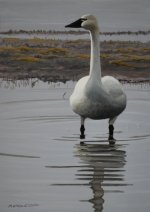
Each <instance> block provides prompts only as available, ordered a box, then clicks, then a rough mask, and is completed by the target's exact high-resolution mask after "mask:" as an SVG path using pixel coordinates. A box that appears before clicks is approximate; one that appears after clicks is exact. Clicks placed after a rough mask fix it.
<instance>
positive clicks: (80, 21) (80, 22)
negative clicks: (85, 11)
mask: <svg viewBox="0 0 150 212" xmlns="http://www.w3.org/2000/svg"><path fill="white" fill-rule="evenodd" d="M81 24H82V20H81V18H80V19H78V20H77V21H75V22H73V23H71V24H69V25H66V26H65V27H70V28H81Z"/></svg>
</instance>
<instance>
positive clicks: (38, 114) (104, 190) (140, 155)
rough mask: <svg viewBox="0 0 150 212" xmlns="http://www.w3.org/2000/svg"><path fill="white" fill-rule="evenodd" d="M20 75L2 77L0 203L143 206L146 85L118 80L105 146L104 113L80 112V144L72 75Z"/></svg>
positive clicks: (149, 167)
mask: <svg viewBox="0 0 150 212" xmlns="http://www.w3.org/2000/svg"><path fill="white" fill-rule="evenodd" d="M23 83H24V86H25V85H26V87H24V86H22V82H21V81H17V82H16V84H15V85H14V84H11V83H9V84H8V82H7V83H6V82H4V81H2V82H1V88H0V96H1V99H0V131H1V133H0V210H1V211H3V212H8V211H15V212H16V211H30V212H32V211H33V212H34V211H36V212H37V211H39V212H41V211H43V212H49V211H53V212H60V211H62V212H66V211H69V212H75V211H80V212H85V211H86V212H91V211H92V212H97V211H99V212H100V211H103V212H109V211H115V212H120V211H122V212H126V211H132V212H141V211H143V212H149V210H150V204H149V197H150V159H149V151H150V143H149V142H150V132H149V129H150V123H149V120H150V95H149V92H150V87H149V85H142V86H141V85H128V84H126V85H124V89H125V91H126V93H127V97H128V105H127V108H126V110H125V112H124V113H123V114H122V115H121V116H120V117H119V118H118V120H117V122H116V125H115V137H116V139H117V142H116V145H115V146H114V147H110V146H109V145H108V141H107V137H108V134H107V132H108V129H107V128H108V126H107V120H103V121H92V120H87V122H86V139H85V144H84V145H80V139H79V124H80V122H79V118H78V116H76V115H75V114H74V113H73V112H72V111H71V109H70V106H69V102H68V98H69V96H70V94H71V92H72V89H73V87H74V85H75V83H73V82H71V81H69V82H67V83H66V84H63V83H50V84H48V83H43V82H41V81H37V83H36V84H35V86H34V87H32V86H31V84H30V83H31V82H30V83H29V84H30V85H27V84H26V82H23ZM32 83H33V81H32ZM16 85H17V87H16Z"/></svg>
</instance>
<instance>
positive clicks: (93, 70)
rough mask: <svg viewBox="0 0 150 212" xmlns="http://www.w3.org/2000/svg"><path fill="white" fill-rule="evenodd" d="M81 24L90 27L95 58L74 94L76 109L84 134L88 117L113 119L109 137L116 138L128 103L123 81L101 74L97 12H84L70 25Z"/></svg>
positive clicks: (71, 101) (93, 56)
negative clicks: (116, 125)
mask: <svg viewBox="0 0 150 212" xmlns="http://www.w3.org/2000/svg"><path fill="white" fill-rule="evenodd" d="M79 25H80V27H82V28H85V29H87V30H89V31H90V35H91V60H90V73H89V75H88V76H85V77H83V78H81V79H80V80H79V81H78V82H77V84H76V86H75V89H74V91H73V93H72V95H71V97H70V104H71V107H72V109H73V111H74V112H75V113H77V114H78V115H80V116H81V128H80V130H81V136H80V137H81V138H84V137H85V136H84V130H85V129H84V120H85V119H86V118H91V119H107V118H108V119H109V140H114V138H113V129H114V127H113V124H114V121H115V120H116V118H117V116H118V115H119V114H120V113H121V112H122V111H123V110H124V109H125V107H126V95H125V93H124V92H123V89H122V85H121V84H120V82H119V81H118V80H117V79H115V78H114V77H112V76H105V77H101V66H100V58H99V54H100V49H99V27H98V24H97V20H96V18H95V17H94V16H93V15H84V16H82V17H81V19H79V20H78V21H76V22H74V23H72V24H70V25H68V26H67V27H75V28H77V27H78V26H79Z"/></svg>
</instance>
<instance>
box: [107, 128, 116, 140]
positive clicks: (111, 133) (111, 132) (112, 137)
mask: <svg viewBox="0 0 150 212" xmlns="http://www.w3.org/2000/svg"><path fill="white" fill-rule="evenodd" d="M108 140H109V143H110V144H115V139H114V126H113V125H111V124H110V125H109V137H108Z"/></svg>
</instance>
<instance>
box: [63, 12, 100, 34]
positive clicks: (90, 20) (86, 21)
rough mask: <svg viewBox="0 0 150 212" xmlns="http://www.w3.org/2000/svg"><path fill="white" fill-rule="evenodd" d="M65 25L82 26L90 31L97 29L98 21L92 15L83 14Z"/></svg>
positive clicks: (70, 26) (71, 26)
mask: <svg viewBox="0 0 150 212" xmlns="http://www.w3.org/2000/svg"><path fill="white" fill-rule="evenodd" d="M65 27H69V28H84V29H86V30H89V31H92V30H95V29H98V23H97V20H96V18H95V16H93V15H83V16H82V17H81V18H80V19H78V20H77V21H75V22H73V23H71V24H69V25H66V26H65Z"/></svg>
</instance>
